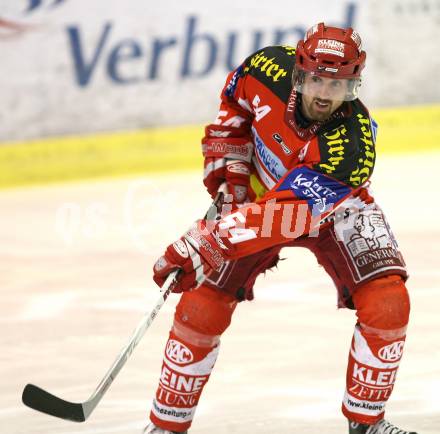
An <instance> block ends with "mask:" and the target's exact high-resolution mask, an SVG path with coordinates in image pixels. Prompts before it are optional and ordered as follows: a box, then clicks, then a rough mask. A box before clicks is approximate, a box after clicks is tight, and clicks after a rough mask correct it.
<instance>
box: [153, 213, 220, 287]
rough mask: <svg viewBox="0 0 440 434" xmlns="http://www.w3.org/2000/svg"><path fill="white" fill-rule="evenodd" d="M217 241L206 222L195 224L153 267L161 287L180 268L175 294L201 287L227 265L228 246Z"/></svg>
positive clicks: (201, 221)
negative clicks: (226, 251) (225, 253)
mask: <svg viewBox="0 0 440 434" xmlns="http://www.w3.org/2000/svg"><path fill="white" fill-rule="evenodd" d="M220 243H221V245H220V244H219V243H218V242H217V241H216V239H215V238H214V236H213V235H212V233H210V232H209V231H208V230H207V228H206V225H205V222H204V221H203V220H199V221H197V222H196V223H195V225H194V226H193V227H191V229H190V230H189V231H188V232H186V233H185V234H184V235H183V236H182V237H181V238H180V239H179V240H177V241H176V242H174V243H173V244H171V245H169V246H168V247H167V249H166V251H165V253H164V255H163V256H161V257H160V258H159V259H158V260H157V261H156V263H155V264H154V267H153V273H154V274H153V279H154V281H155V282H156V283H157V284H158V285H159V286H160V287H162V285H163V284H164V282H165V280H166V278H167V276H168V274H170V273H171V272H172V271H174V270H176V269H180V273H179V276H178V278H177V281H176V283H175V285H174V287H173V288H172V291H173V292H184V291H189V290H191V289H194V288H197V287H198V286H200V285H201V284H202V283H203V282H204V281H205V279H206V278H207V277H208V276H209V275H210V274H211V272H212V271H214V270H216V271H219V270H220V268H221V267H222V265H223V264H224V262H225V259H224V251H225V250H227V247H226V245H225V244H224V243H223V242H222V241H220Z"/></svg>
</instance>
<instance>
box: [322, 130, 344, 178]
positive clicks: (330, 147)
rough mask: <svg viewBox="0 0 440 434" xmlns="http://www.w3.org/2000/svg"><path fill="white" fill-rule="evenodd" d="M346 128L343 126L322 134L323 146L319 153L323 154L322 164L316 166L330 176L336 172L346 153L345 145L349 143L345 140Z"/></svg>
mask: <svg viewBox="0 0 440 434" xmlns="http://www.w3.org/2000/svg"><path fill="white" fill-rule="evenodd" d="M346 134H347V128H346V127H345V125H340V126H339V127H337V128H335V129H333V130H331V131H329V132H327V133H325V134H324V138H325V139H326V140H325V145H324V146H322V147H321V152H322V153H323V154H324V155H323V156H322V157H323V162H322V163H320V164H319V165H318V167H319V168H320V169H323V170H324V171H325V173H327V174H328V175H331V174H332V173H334V172H335V171H336V168H337V167H338V166H339V165H340V164H341V163H342V162H343V161H344V157H345V153H346V144H347V143H349V142H350V140H349V139H348V138H347V135H346Z"/></svg>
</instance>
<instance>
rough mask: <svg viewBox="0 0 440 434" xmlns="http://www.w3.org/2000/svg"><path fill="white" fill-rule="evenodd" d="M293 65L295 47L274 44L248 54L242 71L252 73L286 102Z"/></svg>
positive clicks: (290, 87) (290, 84) (290, 85)
mask: <svg viewBox="0 0 440 434" xmlns="http://www.w3.org/2000/svg"><path fill="white" fill-rule="evenodd" d="M294 65H295V48H293V47H290V46H288V45H274V46H269V47H265V48H262V49H261V50H258V51H257V52H256V53H254V54H252V55H251V56H249V57H248V58H247V59H246V61H245V62H244V65H243V73H244V74H249V75H252V76H253V77H254V78H256V79H257V80H258V81H259V82H261V83H262V84H264V85H265V86H266V87H267V88H269V90H270V91H272V92H273V93H275V94H276V95H277V96H278V97H279V98H280V99H281V100H283V101H285V102H286V101H287V99H288V97H289V95H290V91H291V89H292V71H293V67H294Z"/></svg>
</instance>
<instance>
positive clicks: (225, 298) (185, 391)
mask: <svg viewBox="0 0 440 434" xmlns="http://www.w3.org/2000/svg"><path fill="white" fill-rule="evenodd" d="M236 304H237V302H236V301H235V299H234V298H233V297H232V296H231V295H229V294H223V293H219V292H217V291H215V290H213V289H210V288H207V287H204V286H202V287H200V288H199V289H197V290H196V291H193V292H190V293H184V294H183V296H182V298H181V300H180V302H179V304H178V306H177V309H176V315H175V318H174V324H173V327H172V329H171V332H170V335H169V339H168V342H167V344H166V348H165V356H164V359H163V364H162V372H161V376H160V380H159V386H158V388H157V392H156V396H155V398H154V400H153V406H152V409H151V413H150V419H151V421H152V422H153V423H154V424H155V425H156V426H158V427H160V428H163V429H166V430H169V431H177V432H184V431H186V430H187V429H188V428H189V427H190V425H191V422H192V420H193V417H194V413H195V411H196V408H197V404H198V402H199V399H200V396H201V394H202V391H203V388H204V386H205V384H206V383H207V381H208V379H209V376H210V374H211V371H212V369H213V367H214V364H215V362H216V359H217V355H218V352H219V347H220V336H221V334H222V333H223V332H224V331H225V330H226V328H227V327H228V326H229V324H230V321H231V316H232V313H233V311H234V309H235V306H236Z"/></svg>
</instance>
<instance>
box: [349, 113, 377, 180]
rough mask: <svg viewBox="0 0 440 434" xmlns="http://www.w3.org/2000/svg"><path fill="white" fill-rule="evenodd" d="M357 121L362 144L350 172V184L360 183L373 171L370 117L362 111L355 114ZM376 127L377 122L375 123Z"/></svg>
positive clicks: (374, 157) (373, 160)
mask: <svg viewBox="0 0 440 434" xmlns="http://www.w3.org/2000/svg"><path fill="white" fill-rule="evenodd" d="M357 121H358V122H359V124H360V128H361V132H362V137H361V138H360V140H361V142H362V143H363V144H364V145H363V146H362V147H360V156H359V159H358V161H357V168H356V169H355V170H353V171H352V172H351V174H350V183H351V184H352V185H355V186H357V185H361V184H363V183H364V182H365V181H367V179H368V178H369V177H370V176H371V174H372V173H373V168H374V162H375V160H376V153H375V150H374V136H373V133H372V132H371V124H370V119H369V118H366V117H365V116H364V115H363V114H362V113H358V114H357ZM376 129H377V124H376Z"/></svg>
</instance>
